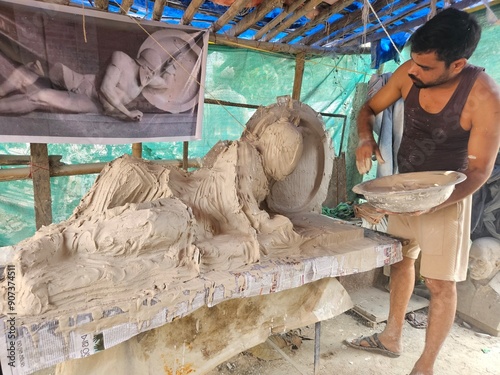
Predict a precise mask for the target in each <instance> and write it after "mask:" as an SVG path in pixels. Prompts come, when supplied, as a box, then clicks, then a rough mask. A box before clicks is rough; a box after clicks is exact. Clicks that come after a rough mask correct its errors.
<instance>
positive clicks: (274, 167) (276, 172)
mask: <svg viewBox="0 0 500 375" xmlns="http://www.w3.org/2000/svg"><path fill="white" fill-rule="evenodd" d="M257 149H258V150H259V152H260V153H261V155H262V159H263V166H264V171H265V173H266V175H267V176H268V177H271V178H272V179H274V180H276V181H281V180H283V179H284V178H285V177H287V176H288V175H289V174H290V173H292V172H293V170H294V169H295V167H296V166H297V163H298V162H299V160H300V158H301V156H302V150H303V138H302V134H301V132H300V131H299V129H298V128H297V126H296V125H294V124H293V123H291V122H290V121H289V120H288V119H287V118H280V119H279V120H278V121H276V122H274V123H273V124H271V125H269V126H268V127H267V128H265V130H264V131H263V132H262V134H261V135H260V139H259V140H258V142H257Z"/></svg>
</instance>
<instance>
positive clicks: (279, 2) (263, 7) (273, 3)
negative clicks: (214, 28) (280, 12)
mask: <svg viewBox="0 0 500 375" xmlns="http://www.w3.org/2000/svg"><path fill="white" fill-rule="evenodd" d="M282 6H283V0H270V1H263V2H262V3H260V5H259V6H258V7H257V8H256V9H255V10H254V11H253V12H250V13H248V14H247V15H246V16H245V17H244V18H243V19H242V20H241V21H240V22H238V23H237V24H236V25H234V26H233V27H232V28H231V29H229V30H228V31H227V32H226V35H229V36H238V35H240V34H242V33H244V32H245V31H246V30H248V29H249V28H250V27H252V26H253V25H255V24H256V23H257V22H259V21H260V20H261V19H262V18H264V17H265V16H266V14H268V13H269V12H270V11H271V10H273V9H274V8H281V7H282Z"/></svg>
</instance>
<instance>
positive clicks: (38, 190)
mask: <svg viewBox="0 0 500 375" xmlns="http://www.w3.org/2000/svg"><path fill="white" fill-rule="evenodd" d="M30 149H31V179H32V180H33V194H34V201H35V223H36V229H40V228H41V227H42V226H44V225H49V224H51V223H52V197H51V193H50V166H49V154H48V150H47V145H46V144H45V143H31V144H30Z"/></svg>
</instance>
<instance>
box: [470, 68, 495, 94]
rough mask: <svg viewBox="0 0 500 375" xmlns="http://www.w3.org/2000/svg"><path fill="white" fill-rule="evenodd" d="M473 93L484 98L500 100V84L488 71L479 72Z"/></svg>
mask: <svg viewBox="0 0 500 375" xmlns="http://www.w3.org/2000/svg"><path fill="white" fill-rule="evenodd" d="M471 94H472V95H474V96H475V97H478V98H480V99H483V100H492V101H495V100H496V101H498V100H500V86H498V84H497V83H496V82H495V80H494V79H493V78H492V77H490V76H489V75H488V74H487V73H486V72H481V73H479V75H478V77H477V79H476V82H475V83H474V86H473V87H472V90H471Z"/></svg>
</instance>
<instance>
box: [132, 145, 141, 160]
mask: <svg viewBox="0 0 500 375" xmlns="http://www.w3.org/2000/svg"><path fill="white" fill-rule="evenodd" d="M132 156H135V157H136V158H142V143H132Z"/></svg>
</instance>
